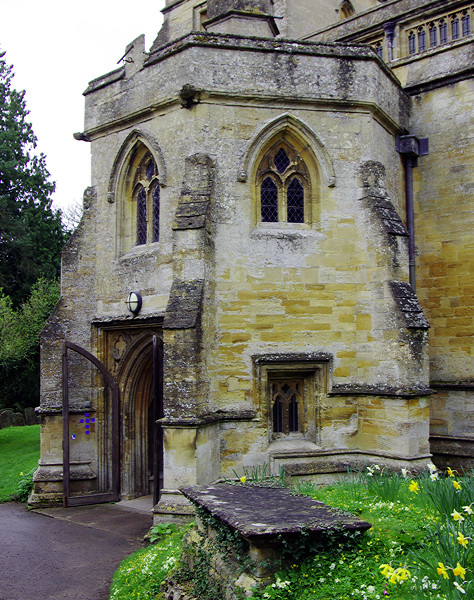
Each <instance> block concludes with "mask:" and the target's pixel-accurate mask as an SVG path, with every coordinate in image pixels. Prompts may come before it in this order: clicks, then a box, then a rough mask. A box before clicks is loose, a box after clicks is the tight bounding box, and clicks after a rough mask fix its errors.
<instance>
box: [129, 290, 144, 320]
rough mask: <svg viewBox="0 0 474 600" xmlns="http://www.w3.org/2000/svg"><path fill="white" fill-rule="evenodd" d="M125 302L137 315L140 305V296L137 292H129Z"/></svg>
mask: <svg viewBox="0 0 474 600" xmlns="http://www.w3.org/2000/svg"><path fill="white" fill-rule="evenodd" d="M125 304H126V305H127V309H128V310H129V311H130V312H131V313H132V314H134V315H137V314H138V313H139V312H140V309H141V307H142V297H141V296H140V294H139V293H138V292H130V293H129V295H128V297H127V300H126V301H125Z"/></svg>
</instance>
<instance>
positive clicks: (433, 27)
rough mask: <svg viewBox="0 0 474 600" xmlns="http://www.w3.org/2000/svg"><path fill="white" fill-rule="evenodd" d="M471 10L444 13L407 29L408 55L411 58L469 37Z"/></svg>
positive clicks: (471, 7)
mask: <svg viewBox="0 0 474 600" xmlns="http://www.w3.org/2000/svg"><path fill="white" fill-rule="evenodd" d="M473 10H474V7H473V6H470V7H469V8H467V9H462V10H458V11H457V12H455V13H446V14H444V15H442V16H440V17H439V18H437V19H435V20H430V21H428V22H426V23H422V24H419V25H416V27H412V28H410V29H408V33H407V39H408V54H409V55H410V56H413V55H414V54H418V53H420V52H425V51H426V50H428V49H431V48H433V49H434V48H437V47H439V46H444V45H446V44H449V43H451V42H455V41H457V40H461V39H463V38H466V37H468V36H470V35H471V33H472V32H471V14H472V12H473Z"/></svg>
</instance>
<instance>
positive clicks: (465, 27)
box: [461, 11, 471, 37]
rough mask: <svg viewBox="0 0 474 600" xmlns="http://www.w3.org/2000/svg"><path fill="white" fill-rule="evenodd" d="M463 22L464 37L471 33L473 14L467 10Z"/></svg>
mask: <svg viewBox="0 0 474 600" xmlns="http://www.w3.org/2000/svg"><path fill="white" fill-rule="evenodd" d="M461 22H462V35H463V37H465V36H466V35H469V34H470V33H471V16H470V14H469V13H468V12H467V11H466V12H464V13H463V15H462V19H461Z"/></svg>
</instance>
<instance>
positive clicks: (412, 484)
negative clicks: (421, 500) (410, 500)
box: [408, 479, 420, 494]
mask: <svg viewBox="0 0 474 600" xmlns="http://www.w3.org/2000/svg"><path fill="white" fill-rule="evenodd" d="M408 489H409V490H410V492H415V494H418V492H419V491H420V486H419V485H418V483H417V482H416V481H413V479H412V480H411V481H410V485H409V486H408Z"/></svg>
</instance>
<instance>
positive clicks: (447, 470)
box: [446, 467, 454, 477]
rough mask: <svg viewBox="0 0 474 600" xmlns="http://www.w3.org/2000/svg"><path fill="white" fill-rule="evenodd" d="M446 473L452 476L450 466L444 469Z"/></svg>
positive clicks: (452, 472)
mask: <svg viewBox="0 0 474 600" xmlns="http://www.w3.org/2000/svg"><path fill="white" fill-rule="evenodd" d="M446 473H447V474H448V475H449V476H450V477H454V471H453V470H452V469H451V467H448V468H447V469H446Z"/></svg>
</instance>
